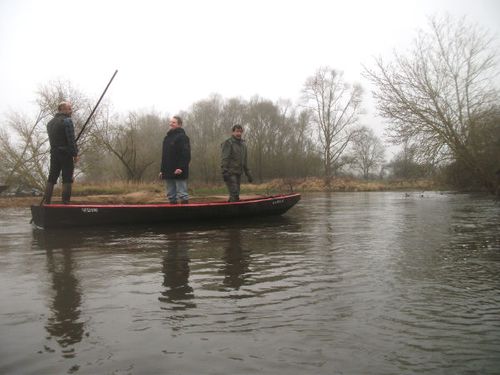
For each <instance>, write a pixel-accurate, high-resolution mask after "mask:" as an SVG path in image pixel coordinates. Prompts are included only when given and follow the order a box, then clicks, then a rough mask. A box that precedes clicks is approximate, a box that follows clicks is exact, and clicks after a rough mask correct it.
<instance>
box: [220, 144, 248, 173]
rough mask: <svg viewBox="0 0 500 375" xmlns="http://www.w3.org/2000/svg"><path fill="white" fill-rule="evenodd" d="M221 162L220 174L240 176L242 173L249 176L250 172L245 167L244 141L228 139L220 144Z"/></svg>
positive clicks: (246, 166)
mask: <svg viewBox="0 0 500 375" xmlns="http://www.w3.org/2000/svg"><path fill="white" fill-rule="evenodd" d="M221 148H222V160H221V170H222V174H223V175H224V174H226V173H229V174H237V175H241V174H242V173H243V172H244V173H245V174H246V175H247V176H250V170H249V169H248V165H247V145H246V143H245V141H244V140H243V139H242V140H239V139H236V138H235V137H230V138H228V139H226V140H225V141H224V142H222V144H221Z"/></svg>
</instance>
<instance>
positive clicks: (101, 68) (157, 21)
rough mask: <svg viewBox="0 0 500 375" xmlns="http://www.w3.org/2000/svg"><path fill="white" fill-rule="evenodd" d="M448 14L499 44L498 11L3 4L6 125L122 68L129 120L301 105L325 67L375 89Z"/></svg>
mask: <svg viewBox="0 0 500 375" xmlns="http://www.w3.org/2000/svg"><path fill="white" fill-rule="evenodd" d="M445 12H447V13H449V14H451V15H452V16H464V15H466V16H467V18H468V20H469V21H471V22H475V23H478V24H479V25H481V26H483V27H484V28H486V29H488V30H489V31H490V32H492V33H494V34H497V35H499V34H500V26H499V25H500V2H498V1H496V0H469V1H465V0H450V1H445V0H433V1H430V0H429V1H427V0H422V1H416V0H411V1H409V0H406V1H403V0H394V1H393V0H386V1H382V0H378V1H377V0H372V1H362V0H358V1H353V0H350V1H347V0H345V1H332V0H330V1H327V0H324V1H323V0H297V1H294V0H287V1H278V0H274V1H273V0H240V1H238V0H232V1H229V0H228V1H225V0H210V1H206V0H183V1H153V0H142V1H123V0H116V1H114V0H99V1H97V0H71V1H62V0H44V1H30V0H0V82H1V89H0V115H2V114H5V113H6V112H7V111H9V110H15V111H27V109H31V105H32V103H33V100H34V98H35V91H36V89H37V87H38V86H39V85H40V84H45V83H47V82H49V81H50V80H56V79H61V80H69V81H71V82H72V83H73V84H74V86H75V87H76V88H78V89H81V90H82V91H83V92H84V93H86V94H87V95H89V96H91V97H94V98H98V96H99V95H100V93H101V91H102V89H103V88H104V86H105V84H106V83H107V81H108V80H109V78H110V77H111V75H112V73H113V72H114V70H115V69H118V70H119V73H118V75H117V77H116V79H115V82H114V83H113V86H112V87H111V88H110V90H109V92H108V95H107V99H109V100H110V101H111V102H112V104H113V105H114V108H115V110H116V111H120V112H126V111H128V110H140V109H152V108H154V109H155V110H157V111H159V112H161V113H170V114H173V113H176V112H177V111H179V110H182V109H188V107H189V105H190V104H192V103H194V102H195V101H197V100H200V99H204V98H206V97H208V96H209V95H210V94H211V93H220V94H221V95H222V96H223V97H225V98H229V97H232V96H240V97H242V98H244V99H249V98H250V97H252V96H253V95H255V94H259V95H260V96H261V97H264V98H266V99H271V100H273V101H275V100H278V99H280V98H284V99H291V100H292V101H293V102H296V101H297V100H298V99H299V97H300V91H301V89H302V85H303V83H304V81H305V79H306V78H307V77H308V76H310V75H312V74H313V73H314V72H315V71H316V69H317V68H319V67H320V66H323V65H328V66H331V67H332V68H335V69H339V70H342V71H344V72H345V77H346V78H347V79H348V80H349V81H356V82H360V83H361V84H362V85H364V86H365V87H366V83H365V82H364V81H363V78H362V77H361V74H360V72H361V70H362V69H361V64H370V62H371V61H372V60H373V56H374V55H383V56H386V55H389V54H390V53H391V52H392V50H393V49H399V50H401V49H403V48H405V45H407V44H408V43H410V42H411V41H412V39H413V38H414V36H415V31H416V30H417V29H418V28H422V27H425V25H426V20H427V17H428V16H430V15H433V14H444V13H445ZM368 96H371V95H370V93H369V92H367V93H366V97H367V99H368ZM368 112H369V113H368V117H367V120H365V121H372V120H369V118H371V117H370V116H372V115H374V114H373V113H370V112H373V109H371V108H370V106H368ZM373 122H374V123H373V124H367V125H373V126H374V127H377V126H378V127H380V126H381V125H380V123H379V124H378V125H377V124H376V122H377V120H375V119H373Z"/></svg>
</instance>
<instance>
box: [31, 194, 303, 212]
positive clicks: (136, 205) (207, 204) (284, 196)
mask: <svg viewBox="0 0 500 375" xmlns="http://www.w3.org/2000/svg"><path fill="white" fill-rule="evenodd" d="M300 196H301V194H300V193H290V194H280V195H269V196H264V197H262V198H249V199H242V200H240V201H237V202H227V201H223V202H198V203H184V204H173V203H132V204H130V203H119V204H116V203H110V204H102V203H90V204H82V203H78V204H71V203H70V204H62V203H56V204H43V205H41V207H44V208H65V209H70V208H170V207H171V208H180V207H214V206H232V205H244V204H251V203H260V202H267V201H271V200H275V199H288V198H293V197H300Z"/></svg>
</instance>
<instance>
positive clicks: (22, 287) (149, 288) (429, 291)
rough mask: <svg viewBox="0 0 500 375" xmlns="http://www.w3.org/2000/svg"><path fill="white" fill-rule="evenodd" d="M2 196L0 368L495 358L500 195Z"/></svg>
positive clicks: (429, 364) (455, 368)
mask: <svg viewBox="0 0 500 375" xmlns="http://www.w3.org/2000/svg"><path fill="white" fill-rule="evenodd" d="M29 219H30V213H29V210H28V209H2V210H0V238H1V240H0V297H1V306H0V373H2V374H3V373H5V374H65V373H68V374H160V373H161V374H200V373H204V374H222V373H227V374H285V373H286V374H361V373H370V374H415V373H422V374H475V373H480V374H498V373H499V369H500V355H499V353H500V319H499V316H500V205H499V202H498V201H495V200H492V199H491V198H490V197H484V196H474V195H465V194H439V193H425V194H424V196H421V194H420V193H412V194H410V196H405V195H404V194H402V193H393V192H391V193H337V194H311V195H306V196H304V197H303V199H302V201H301V202H300V203H299V204H298V205H297V206H296V207H294V208H293V209H292V210H290V211H289V213H287V214H286V215H284V216H283V217H276V218H267V219H255V220H245V221H232V222H230V223H227V222H226V223H217V222H216V223H211V224H203V225H202V224H197V225H182V226H175V225H171V224H169V225H165V226H154V227H148V226H143V227H110V228H87V229H80V230H66V231H43V230H34V229H33V228H32V227H31V226H30V225H29Z"/></svg>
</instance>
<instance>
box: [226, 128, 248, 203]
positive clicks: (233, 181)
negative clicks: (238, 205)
mask: <svg viewBox="0 0 500 375" xmlns="http://www.w3.org/2000/svg"><path fill="white" fill-rule="evenodd" d="M242 136H243V127H242V126H241V125H239V124H236V125H234V126H233V127H232V135H231V137H230V138H228V139H226V140H225V141H224V142H223V143H222V145H221V148H222V161H221V169H222V177H223V179H224V182H225V183H226V186H227V190H228V191H229V202H237V201H239V200H240V183H241V175H242V174H243V173H245V175H246V176H247V179H248V182H250V183H252V181H253V179H252V175H251V174H250V170H249V169H248V165H247V145H246V143H245V140H243V139H242Z"/></svg>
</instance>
